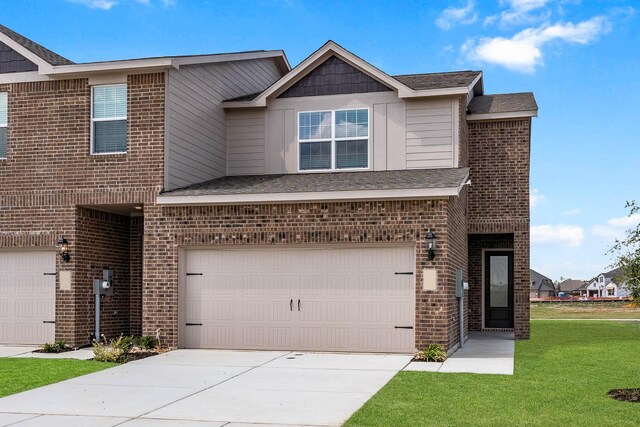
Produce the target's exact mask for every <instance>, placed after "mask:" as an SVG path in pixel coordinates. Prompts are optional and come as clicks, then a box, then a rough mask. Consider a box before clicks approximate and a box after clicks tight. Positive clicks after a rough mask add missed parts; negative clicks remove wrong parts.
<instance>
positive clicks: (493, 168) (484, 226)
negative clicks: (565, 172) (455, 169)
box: [468, 119, 531, 339]
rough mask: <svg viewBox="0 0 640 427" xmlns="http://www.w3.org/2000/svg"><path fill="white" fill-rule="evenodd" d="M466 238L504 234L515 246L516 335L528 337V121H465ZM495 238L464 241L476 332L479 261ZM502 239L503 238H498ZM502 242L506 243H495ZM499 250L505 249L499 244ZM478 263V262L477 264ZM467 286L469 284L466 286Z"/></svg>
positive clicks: (529, 133)
mask: <svg viewBox="0 0 640 427" xmlns="http://www.w3.org/2000/svg"><path fill="white" fill-rule="evenodd" d="M468 126H469V166H470V168H471V171H470V178H471V187H470V189H469V210H468V212H469V215H468V231H469V234H472V235H475V234H478V235H480V234H490V235H491V234H507V235H508V236H510V237H509V238H510V239H511V242H512V243H511V245H512V247H513V248H514V280H515V284H514V286H515V289H514V295H515V296H514V299H515V301H514V302H515V325H514V331H515V336H516V338H518V339H527V338H528V337H529V285H530V284H529V222H530V221H529V164H530V161H529V157H530V138H531V119H515V120H508V121H486V122H469V124H468ZM495 239H496V237H494V236H485V237H482V236H479V237H476V236H470V237H469V277H470V281H471V283H473V288H472V289H470V291H471V292H470V293H471V295H470V299H471V301H472V302H471V307H470V309H471V313H470V315H471V319H470V321H471V327H472V329H478V328H480V327H481V326H482V325H481V323H480V322H481V320H479V317H478V316H479V314H478V313H479V311H478V304H479V302H481V298H482V295H478V294H477V292H478V290H479V289H481V288H479V287H478V283H481V277H480V276H479V274H478V272H477V270H478V268H479V267H478V265H481V264H478V262H479V261H478V257H480V256H481V254H479V253H478V251H481V249H482V247H483V246H482V245H483V244H486V245H489V246H488V247H491V245H493V244H498V243H495V241H494V240H495ZM500 239H502V238H500ZM499 244H501V245H502V244H505V243H499ZM501 247H504V246H501ZM480 262H481V260H480ZM471 283H470V285H471Z"/></svg>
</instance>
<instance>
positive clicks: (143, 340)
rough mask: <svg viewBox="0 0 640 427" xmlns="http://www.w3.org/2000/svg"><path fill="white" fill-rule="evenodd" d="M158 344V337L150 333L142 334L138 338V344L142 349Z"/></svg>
mask: <svg viewBox="0 0 640 427" xmlns="http://www.w3.org/2000/svg"><path fill="white" fill-rule="evenodd" d="M159 345H160V343H159V342H158V338H156V337H154V336H151V335H143V336H141V337H140V338H139V339H138V346H139V347H140V348H142V349H144V350H150V349H153V348H156V347H158V346H159Z"/></svg>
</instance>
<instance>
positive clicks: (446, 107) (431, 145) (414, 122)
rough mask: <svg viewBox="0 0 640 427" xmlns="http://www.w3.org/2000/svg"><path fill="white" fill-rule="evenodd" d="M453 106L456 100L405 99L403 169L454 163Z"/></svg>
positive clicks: (437, 166)
mask: <svg viewBox="0 0 640 427" xmlns="http://www.w3.org/2000/svg"><path fill="white" fill-rule="evenodd" d="M457 108H458V100H457V99H454V100H451V99H441V100H423V101H408V102H407V110H406V111H407V118H406V144H407V145H406V147H407V148H406V167H407V169H431V168H450V167H455V166H456V164H455V163H456V162H455V161H454V159H455V158H457V155H456V151H457V148H456V144H457V129H458V125H457V123H456V121H455V117H456V116H457V113H456V111H457ZM454 123H455V124H454Z"/></svg>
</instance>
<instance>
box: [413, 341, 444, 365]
mask: <svg viewBox="0 0 640 427" xmlns="http://www.w3.org/2000/svg"><path fill="white" fill-rule="evenodd" d="M418 359H419V360H424V361H427V362H444V361H445V360H447V353H446V352H445V351H444V350H443V349H442V346H440V345H438V344H431V345H430V346H429V347H427V348H426V349H424V350H422V351H421V352H419V354H418Z"/></svg>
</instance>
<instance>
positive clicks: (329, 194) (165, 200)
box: [156, 184, 464, 206]
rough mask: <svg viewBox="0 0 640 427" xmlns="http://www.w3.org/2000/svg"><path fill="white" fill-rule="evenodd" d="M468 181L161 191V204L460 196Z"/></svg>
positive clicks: (158, 200) (294, 201)
mask: <svg viewBox="0 0 640 427" xmlns="http://www.w3.org/2000/svg"><path fill="white" fill-rule="evenodd" d="M463 185H464V184H461V185H459V186H458V187H448V188H426V189H401V190H367V191H359V190H353V191H322V192H300V193H261V194H216V195H198V196H172V195H159V196H158V197H157V198H156V203H157V204H159V205H174V206H198V205H225V204H237V203H287V202H291V203H297V202H322V201H334V200H341V201H347V200H398V199H406V200H409V199H432V198H442V197H450V196H458V195H459V194H460V190H461V189H462V186H463Z"/></svg>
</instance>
